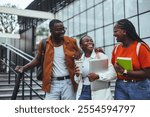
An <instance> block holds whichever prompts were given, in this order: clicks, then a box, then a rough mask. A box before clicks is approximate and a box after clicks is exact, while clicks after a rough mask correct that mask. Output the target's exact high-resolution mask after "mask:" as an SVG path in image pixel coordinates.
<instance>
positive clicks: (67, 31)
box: [63, 21, 69, 35]
mask: <svg viewBox="0 0 150 117" xmlns="http://www.w3.org/2000/svg"><path fill="white" fill-rule="evenodd" d="M63 24H64V26H65V27H67V30H66V33H65V34H66V35H69V26H68V21H65V22H63Z"/></svg>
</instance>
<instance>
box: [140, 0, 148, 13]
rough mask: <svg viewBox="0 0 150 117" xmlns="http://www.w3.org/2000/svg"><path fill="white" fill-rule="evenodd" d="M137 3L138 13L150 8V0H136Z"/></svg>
mask: <svg viewBox="0 0 150 117" xmlns="http://www.w3.org/2000/svg"><path fill="white" fill-rule="evenodd" d="M138 3H139V12H140V13H142V12H145V11H148V10H150V0H138Z"/></svg>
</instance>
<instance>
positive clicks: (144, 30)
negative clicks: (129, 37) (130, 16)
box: [139, 12, 150, 38]
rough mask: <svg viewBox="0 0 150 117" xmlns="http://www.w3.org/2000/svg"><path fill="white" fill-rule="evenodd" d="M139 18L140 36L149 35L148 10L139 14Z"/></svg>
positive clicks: (149, 14) (149, 16) (149, 13)
mask: <svg viewBox="0 0 150 117" xmlns="http://www.w3.org/2000/svg"><path fill="white" fill-rule="evenodd" d="M139 18H140V37H141V38H144V37H148V36H150V22H149V19H150V12H148V13H145V14H142V15H140V16H139Z"/></svg>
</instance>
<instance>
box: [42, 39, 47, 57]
mask: <svg viewBox="0 0 150 117" xmlns="http://www.w3.org/2000/svg"><path fill="white" fill-rule="evenodd" d="M45 50H46V39H43V40H42V54H43V55H44V54H45Z"/></svg>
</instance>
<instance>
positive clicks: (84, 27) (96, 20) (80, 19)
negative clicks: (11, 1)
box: [56, 0, 150, 58]
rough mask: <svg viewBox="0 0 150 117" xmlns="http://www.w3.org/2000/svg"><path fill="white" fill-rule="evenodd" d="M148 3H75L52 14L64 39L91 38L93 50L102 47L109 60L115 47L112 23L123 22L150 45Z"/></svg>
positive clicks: (132, 0)
mask: <svg viewBox="0 0 150 117" xmlns="http://www.w3.org/2000/svg"><path fill="white" fill-rule="evenodd" d="M149 4H150V0H75V1H74V2H73V3H71V4H69V5H68V6H66V7H64V8H63V9H62V10H60V11H59V12H57V13H56V18H58V19H60V20H62V21H63V22H64V24H65V26H66V27H67V31H66V35H68V36H71V37H74V38H76V39H79V38H80V37H81V36H83V35H84V34H88V35H89V36H91V37H92V38H93V40H94V42H95V46H96V47H102V48H103V49H104V51H105V53H106V54H107V55H108V56H109V57H110V58H111V52H112V49H113V47H114V45H115V43H116V41H115V39H114V37H113V26H114V23H115V22H116V21H118V20H120V19H123V18H127V19H129V20H130V21H131V22H132V23H133V24H134V26H135V28H136V31H137V32H138V34H139V35H140V37H141V38H142V39H143V40H144V41H145V42H146V43H147V44H148V45H150V28H149V27H150V23H149V19H150V5H149Z"/></svg>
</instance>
